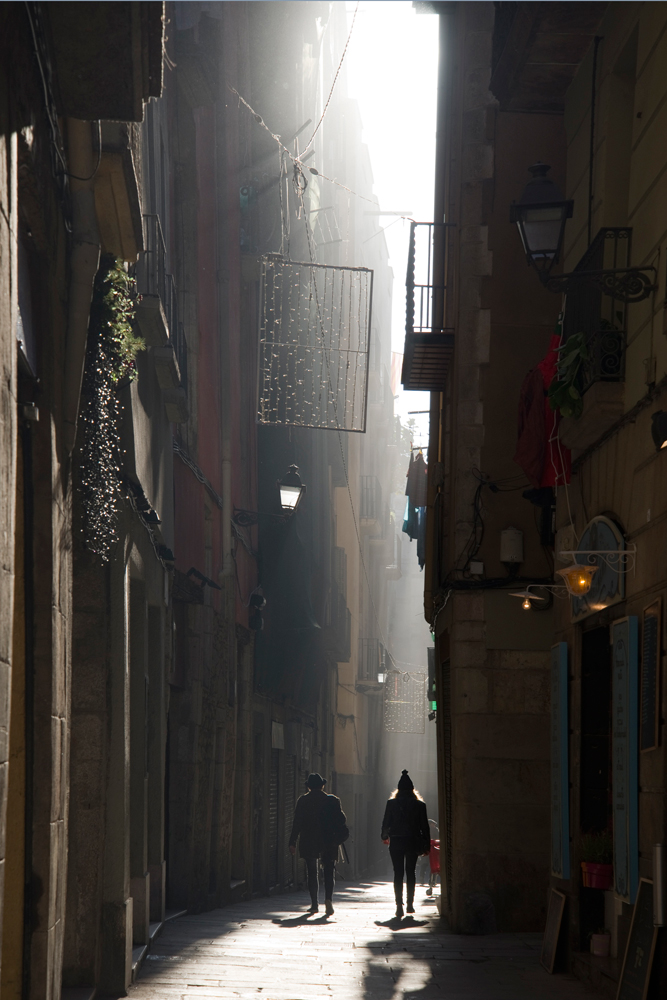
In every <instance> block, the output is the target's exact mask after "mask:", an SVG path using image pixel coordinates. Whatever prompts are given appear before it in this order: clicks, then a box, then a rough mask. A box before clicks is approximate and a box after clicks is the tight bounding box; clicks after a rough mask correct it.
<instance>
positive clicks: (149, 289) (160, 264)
mask: <svg viewBox="0 0 667 1000" xmlns="http://www.w3.org/2000/svg"><path fill="white" fill-rule="evenodd" d="M144 246H145V248H146V249H145V250H144V251H143V253H141V254H140V255H139V260H138V261H137V265H136V269H135V276H136V280H137V306H136V318H137V323H138V324H139V328H140V330H141V333H142V334H143V337H144V339H145V341H146V345H147V346H148V347H151V348H152V357H153V363H154V365H155V371H156V374H157V378H158V382H159V384H160V388H161V389H162V394H163V400H164V404H165V409H166V411H167V416H168V417H169V419H170V420H171V421H173V422H174V423H181V422H182V421H184V420H186V419H187V415H188V410H187V398H186V391H187V384H188V350H187V342H186V339H185V330H184V327H183V324H182V323H181V322H180V321H179V318H178V300H177V297H176V286H175V284H174V279H173V276H172V275H171V274H168V273H167V270H166V259H167V257H166V247H165V242H164V237H163V235H162V226H161V225H160V219H159V217H158V216H157V215H145V216H144Z"/></svg>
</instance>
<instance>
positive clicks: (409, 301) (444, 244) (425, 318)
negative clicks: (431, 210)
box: [405, 222, 451, 333]
mask: <svg viewBox="0 0 667 1000" xmlns="http://www.w3.org/2000/svg"><path fill="white" fill-rule="evenodd" d="M450 228H451V227H450V226H449V225H448V224H447V223H445V222H412V223H410V246H409V249H408V271H407V275H406V279H405V287H406V292H407V295H406V305H405V330H406V333H439V332H441V331H442V330H443V329H444V328H445V314H446V299H447V284H446V275H447V270H448V256H449V241H448V239H447V234H448V230H449V229H450Z"/></svg>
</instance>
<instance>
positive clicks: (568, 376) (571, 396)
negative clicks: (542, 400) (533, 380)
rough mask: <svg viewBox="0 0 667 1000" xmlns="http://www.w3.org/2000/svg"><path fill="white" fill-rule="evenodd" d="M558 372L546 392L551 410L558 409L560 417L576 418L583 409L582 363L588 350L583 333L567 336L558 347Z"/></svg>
mask: <svg viewBox="0 0 667 1000" xmlns="http://www.w3.org/2000/svg"><path fill="white" fill-rule="evenodd" d="M558 352H559V356H558V372H557V375H556V378H554V380H553V381H552V383H551V385H550V386H549V391H548V393H547V395H548V397H549V405H550V406H551V409H552V410H560V414H561V416H562V417H574V419H575V420H576V419H578V418H579V417H580V416H581V414H582V411H583V409H584V401H583V399H582V396H581V389H582V383H583V375H584V372H583V368H584V364H585V363H586V362H587V361H589V360H590V352H589V350H588V346H587V344H586V337H585V335H584V334H583V333H575V334H573V335H572V336H570V337H568V338H567V340H566V341H565V343H564V344H561V346H560V347H559V348H558Z"/></svg>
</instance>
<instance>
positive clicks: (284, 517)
mask: <svg viewBox="0 0 667 1000" xmlns="http://www.w3.org/2000/svg"><path fill="white" fill-rule="evenodd" d="M260 517H272V518H273V519H274V520H275V521H282V522H283V523H284V522H285V521H289V518H290V515H289V514H266V513H264V511H261V510H242V509H241V508H239V507H235V508H234V513H233V515H232V521H233V522H234V524H238V526H239V527H240V528H252V526H253V525H255V524H258V523H259V519H260Z"/></svg>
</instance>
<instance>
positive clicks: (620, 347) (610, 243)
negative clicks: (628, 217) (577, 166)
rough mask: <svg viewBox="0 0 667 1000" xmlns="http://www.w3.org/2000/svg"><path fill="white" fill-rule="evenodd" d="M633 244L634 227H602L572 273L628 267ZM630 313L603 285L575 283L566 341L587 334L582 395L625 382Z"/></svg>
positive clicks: (569, 303)
mask: <svg viewBox="0 0 667 1000" xmlns="http://www.w3.org/2000/svg"><path fill="white" fill-rule="evenodd" d="M631 245H632V229H631V228H629V227H620V228H618V227H617V228H605V229H601V230H600V231H599V232H598V234H597V236H596V237H595V239H594V240H593V242H592V243H591V245H590V247H589V248H588V250H587V251H586V253H585V254H584V255H583V257H582V258H581V260H580V261H579V263H578V264H577V266H576V267H575V268H574V271H573V272H572V273H573V274H576V273H577V272H578V271H593V272H598V271H613V270H616V269H619V268H628V267H630V250H631ZM611 287H612V288H613V285H612V286H611ZM627 312H628V304H627V302H626V301H625V300H624V299H622V298H616V297H614V295H613V294H609V293H608V294H605V293H603V291H602V288H601V286H600V284H598V283H595V282H592V281H585V280H581V281H575V282H572V283H571V285H570V287H569V290H568V293H567V307H566V309H565V319H564V323H563V335H564V339H565V340H567V338H568V337H570V336H572V335H573V334H578V333H583V334H584V335H585V341H586V346H587V348H588V354H589V358H588V360H586V361H584V363H583V365H582V369H581V385H580V391H581V392H582V394H583V393H585V392H586V391H587V390H588V389H590V387H591V386H592V385H593V384H594V383H595V382H623V381H624V379H625V348H626V344H627Z"/></svg>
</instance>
